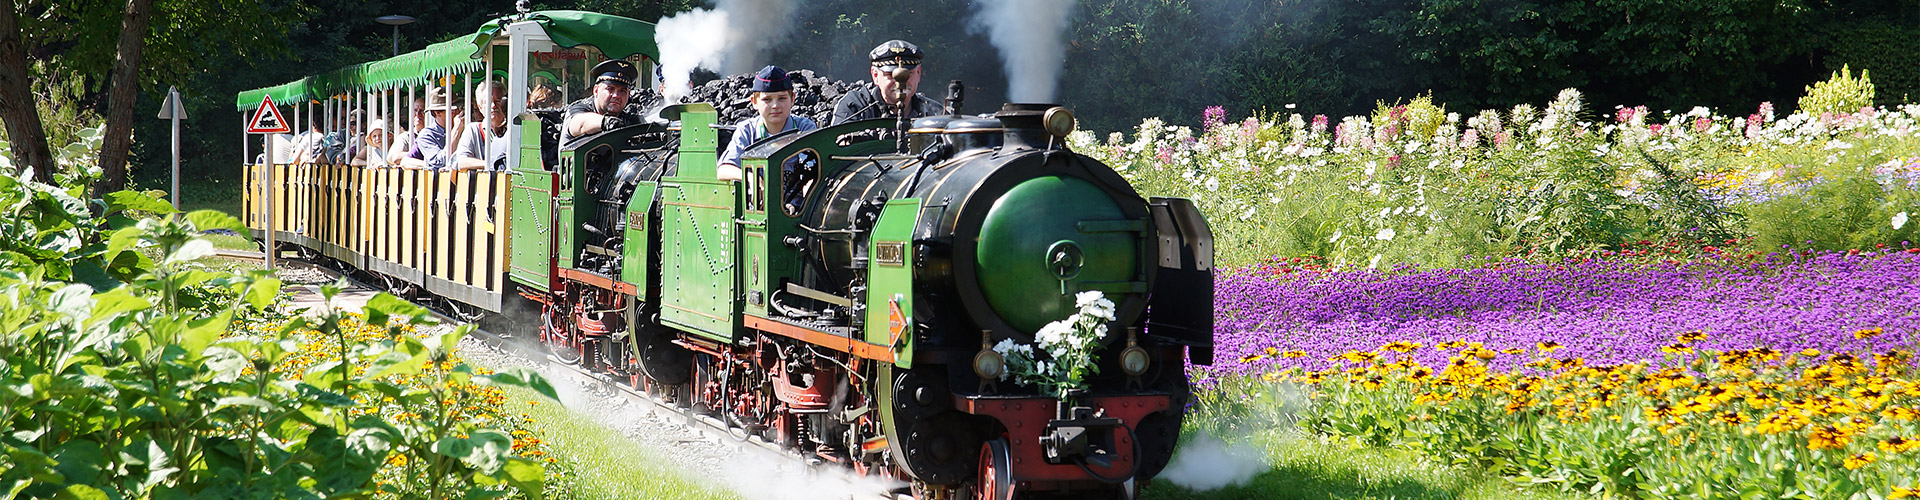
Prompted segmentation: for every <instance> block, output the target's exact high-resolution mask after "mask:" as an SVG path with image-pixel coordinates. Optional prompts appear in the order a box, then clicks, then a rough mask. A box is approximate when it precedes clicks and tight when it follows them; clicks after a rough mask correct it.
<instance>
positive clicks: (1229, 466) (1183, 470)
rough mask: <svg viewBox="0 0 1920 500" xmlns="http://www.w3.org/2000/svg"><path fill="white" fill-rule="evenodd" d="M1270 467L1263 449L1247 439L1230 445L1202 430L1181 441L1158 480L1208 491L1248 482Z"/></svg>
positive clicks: (1271, 466) (1195, 489)
mask: <svg viewBox="0 0 1920 500" xmlns="http://www.w3.org/2000/svg"><path fill="white" fill-rule="evenodd" d="M1272 468H1273V465H1272V464H1270V463H1268V462H1267V454H1266V452H1264V451H1262V450H1261V449H1260V448H1258V447H1255V446H1253V445H1252V444H1248V440H1244V439H1240V440H1235V442H1234V443H1233V444H1231V445H1229V444H1227V442H1226V441H1223V440H1221V439H1220V438H1217V437H1213V435H1212V434H1208V433H1205V432H1201V433H1199V434H1197V435H1195V436H1194V438H1193V439H1192V440H1190V441H1187V442H1185V443H1182V444H1181V447H1180V451H1179V452H1178V453H1175V454H1174V455H1173V461H1172V462H1171V463H1168V464H1167V468H1166V470H1165V471H1163V472H1161V473H1160V479H1165V480H1168V481H1172V482H1173V484H1178V485H1181V486H1185V487H1187V488H1190V489H1193V490H1194V491H1207V490H1214V489H1219V488H1224V487H1227V486H1230V485H1244V484H1247V482H1248V481H1252V480H1253V477H1254V476H1258V475H1260V473H1261V472H1264V471H1267V470H1269V469H1272Z"/></svg>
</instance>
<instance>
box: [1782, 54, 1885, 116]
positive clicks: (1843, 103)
mask: <svg viewBox="0 0 1920 500" xmlns="http://www.w3.org/2000/svg"><path fill="white" fill-rule="evenodd" d="M1870 106H1873V80H1872V79H1870V78H1868V77H1867V70H1865V69H1862V70H1860V77H1859V78H1854V77H1853V69H1852V68H1850V67H1847V66H1844V65H1843V66H1841V67H1840V71H1836V72H1834V73H1833V77H1832V78H1828V79H1827V80H1826V81H1823V82H1814V84H1813V85H1811V86H1808V87H1807V95H1805V96H1802V97H1801V98H1800V111H1802V112H1805V113H1808V114H1812V115H1819V114H1824V113H1833V114H1841V113H1857V112H1859V111H1860V109H1861V108H1866V107H1870Z"/></svg>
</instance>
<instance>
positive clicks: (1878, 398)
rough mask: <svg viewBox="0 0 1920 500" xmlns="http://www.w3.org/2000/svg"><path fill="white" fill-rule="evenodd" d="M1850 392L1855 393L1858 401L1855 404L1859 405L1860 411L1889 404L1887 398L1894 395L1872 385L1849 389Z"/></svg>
mask: <svg viewBox="0 0 1920 500" xmlns="http://www.w3.org/2000/svg"><path fill="white" fill-rule="evenodd" d="M1848 393H1849V394H1851V395H1853V399H1854V401H1855V403H1856V405H1855V406H1857V407H1858V408H1859V409H1860V411H1873V409H1874V408H1879V407H1880V405H1884V404H1887V400H1888V399H1889V398H1891V397H1893V395H1891V394H1888V393H1887V391H1885V390H1883V389H1875V388H1873V387H1871V386H1859V387H1854V388H1853V390H1851V391H1848Z"/></svg>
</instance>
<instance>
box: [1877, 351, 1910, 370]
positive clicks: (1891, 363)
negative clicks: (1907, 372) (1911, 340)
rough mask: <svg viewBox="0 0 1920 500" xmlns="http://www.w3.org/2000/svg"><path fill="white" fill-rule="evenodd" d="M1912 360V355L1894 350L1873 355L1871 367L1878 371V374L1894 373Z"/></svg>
mask: <svg viewBox="0 0 1920 500" xmlns="http://www.w3.org/2000/svg"><path fill="white" fill-rule="evenodd" d="M1912 359H1913V355H1912V354H1910V353H1908V352H1906V351H1902V350H1899V349H1894V350H1891V351H1887V352H1883V353H1874V355H1873V365H1874V367H1875V368H1878V369H1879V370H1880V373H1895V372H1898V371H1899V370H1900V369H1901V368H1905V367H1906V366H1907V362H1908V361H1911V360H1912Z"/></svg>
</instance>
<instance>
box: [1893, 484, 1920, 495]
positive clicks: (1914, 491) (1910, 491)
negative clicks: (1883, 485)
mask: <svg viewBox="0 0 1920 500" xmlns="http://www.w3.org/2000/svg"><path fill="white" fill-rule="evenodd" d="M1887 498H1920V488H1901V487H1899V486H1895V487H1893V491H1890V492H1887Z"/></svg>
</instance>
